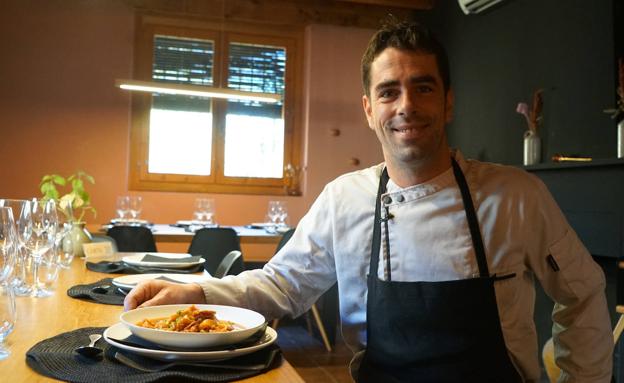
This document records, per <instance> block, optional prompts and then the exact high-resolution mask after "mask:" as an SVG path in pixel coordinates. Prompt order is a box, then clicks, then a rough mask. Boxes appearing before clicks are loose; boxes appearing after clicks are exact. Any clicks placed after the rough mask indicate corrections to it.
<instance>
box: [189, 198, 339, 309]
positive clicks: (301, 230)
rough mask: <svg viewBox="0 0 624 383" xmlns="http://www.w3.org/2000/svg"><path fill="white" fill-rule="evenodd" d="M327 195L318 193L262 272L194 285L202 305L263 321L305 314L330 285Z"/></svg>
mask: <svg viewBox="0 0 624 383" xmlns="http://www.w3.org/2000/svg"><path fill="white" fill-rule="evenodd" d="M327 194H328V193H327V192H326V190H325V191H323V193H321V195H320V196H319V197H318V198H317V200H316V201H315V202H314V204H313V205H312V207H311V209H310V211H309V212H308V213H307V214H306V215H305V216H304V217H303V218H302V219H301V221H300V222H299V224H298V225H297V229H296V230H295V233H294V234H293V236H292V237H291V239H290V240H289V241H288V243H286V245H284V247H282V249H281V250H280V251H279V252H278V253H277V254H276V255H275V256H274V257H273V258H272V259H271V260H270V261H269V262H268V263H267V264H266V265H265V266H264V267H263V268H262V269H256V270H249V271H245V272H243V273H241V274H239V275H237V276H226V277H224V278H222V279H216V278H214V279H209V280H207V281H206V282H203V283H200V285H201V287H202V288H203V290H204V294H205V295H206V301H207V302H208V303H211V304H223V305H232V306H241V307H246V308H249V309H252V310H254V311H257V312H260V313H262V314H263V315H264V316H265V317H266V318H267V319H275V318H280V317H282V316H285V315H291V316H293V317H296V316H298V315H300V314H302V313H304V312H305V311H307V310H308V309H309V307H310V306H312V304H313V303H314V302H316V300H317V299H318V297H319V296H320V295H321V294H322V293H323V292H325V291H326V290H327V289H329V288H330V287H331V286H332V285H333V284H334V282H335V281H336V272H335V264H334V258H333V255H332V242H331V241H332V227H331V221H330V220H328V219H327V217H328V216H330V214H328V209H330V208H331V207H330V203H329V198H328V196H327Z"/></svg>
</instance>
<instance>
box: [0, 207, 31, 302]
mask: <svg viewBox="0 0 624 383" xmlns="http://www.w3.org/2000/svg"><path fill="white" fill-rule="evenodd" d="M0 207H9V208H11V209H12V212H13V219H14V221H15V224H16V227H17V228H19V227H25V224H24V222H27V221H30V202H29V201H26V200H22V199H0ZM21 238H22V237H21V236H20V235H19V233H18V235H17V243H16V251H17V253H16V259H15V273H14V275H13V280H12V281H11V285H12V286H13V289H14V293H15V295H20V296H26V295H30V292H31V286H30V285H29V284H28V283H27V280H28V278H27V276H26V263H27V259H26V257H27V254H26V249H25V248H24V244H23V243H22V242H21Z"/></svg>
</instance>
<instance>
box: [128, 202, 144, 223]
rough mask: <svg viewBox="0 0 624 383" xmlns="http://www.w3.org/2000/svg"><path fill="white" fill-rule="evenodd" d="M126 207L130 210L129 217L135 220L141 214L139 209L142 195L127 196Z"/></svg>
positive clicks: (140, 208) (141, 205)
mask: <svg viewBox="0 0 624 383" xmlns="http://www.w3.org/2000/svg"><path fill="white" fill-rule="evenodd" d="M128 207H129V210H130V218H131V219H132V220H134V221H137V220H138V219H139V217H140V216H141V210H143V197H140V196H131V197H128Z"/></svg>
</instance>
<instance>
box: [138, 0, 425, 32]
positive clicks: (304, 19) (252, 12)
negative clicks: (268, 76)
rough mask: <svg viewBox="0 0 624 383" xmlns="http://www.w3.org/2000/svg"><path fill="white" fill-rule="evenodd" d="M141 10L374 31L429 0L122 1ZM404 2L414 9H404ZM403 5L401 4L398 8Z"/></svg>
mask: <svg viewBox="0 0 624 383" xmlns="http://www.w3.org/2000/svg"><path fill="white" fill-rule="evenodd" d="M126 1H127V2H128V3H129V4H131V5H132V6H133V7H135V8H136V9H138V10H141V11H148V12H155V13H163V14H167V15H176V16H184V17H193V18H201V19H212V20H218V21H228V20H231V21H237V22H250V23H269V24H282V25H308V24H330V25H341V26H349V27H360V28H374V29H376V28H378V27H379V25H380V21H381V20H382V19H384V18H385V17H386V16H387V15H388V14H393V15H395V16H397V17H399V18H408V17H409V16H410V13H411V12H412V11H414V10H419V9H430V8H431V3H432V1H433V0H413V1H408V0H338V1H328V0H177V1H171V0H126ZM407 3H413V4H415V6H410V7H407V6H406V4H407ZM401 4H403V5H401Z"/></svg>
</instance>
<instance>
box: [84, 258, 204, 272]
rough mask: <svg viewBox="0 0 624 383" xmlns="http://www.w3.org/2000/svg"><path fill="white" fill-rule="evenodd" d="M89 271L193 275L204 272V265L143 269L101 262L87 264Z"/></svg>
mask: <svg viewBox="0 0 624 383" xmlns="http://www.w3.org/2000/svg"><path fill="white" fill-rule="evenodd" d="M87 269H89V270H91V271H96V272H98V273H109V274H111V273H116V274H150V273H171V274H192V273H197V272H199V271H203V270H204V265H203V264H201V263H200V264H198V265H196V266H193V267H190V268H187V269H167V268H163V267H143V266H133V265H129V264H127V263H125V262H122V261H119V262H108V261H101V262H98V263H93V262H87Z"/></svg>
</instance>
